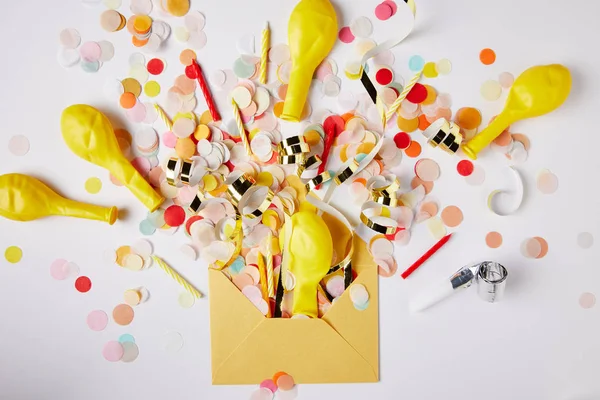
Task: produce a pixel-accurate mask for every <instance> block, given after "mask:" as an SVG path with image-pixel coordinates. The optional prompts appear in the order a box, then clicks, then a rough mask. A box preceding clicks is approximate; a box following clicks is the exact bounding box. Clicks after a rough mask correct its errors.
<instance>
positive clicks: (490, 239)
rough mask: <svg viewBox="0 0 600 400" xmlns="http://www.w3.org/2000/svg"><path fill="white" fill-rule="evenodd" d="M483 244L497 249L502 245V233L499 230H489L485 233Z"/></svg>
mask: <svg viewBox="0 0 600 400" xmlns="http://www.w3.org/2000/svg"><path fill="white" fill-rule="evenodd" d="M485 244H487V246H488V247H489V248H491V249H497V248H498V247H500V246H501V245H502V235H501V234H500V233H499V232H489V233H488V234H487V235H485Z"/></svg>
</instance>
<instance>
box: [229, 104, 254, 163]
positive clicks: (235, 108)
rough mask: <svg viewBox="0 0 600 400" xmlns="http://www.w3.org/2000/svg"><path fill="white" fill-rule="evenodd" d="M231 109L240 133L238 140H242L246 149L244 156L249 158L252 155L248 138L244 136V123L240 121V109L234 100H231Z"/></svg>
mask: <svg viewBox="0 0 600 400" xmlns="http://www.w3.org/2000/svg"><path fill="white" fill-rule="evenodd" d="M231 107H233V116H234V118H235V124H236V125H237V128H238V131H239V132H240V138H241V139H242V143H243V144H244V149H246V154H248V155H249V156H251V155H252V151H251V150H250V144H249V143H248V137H247V136H246V129H245V128H244V122H243V121H242V116H241V114H240V109H239V107H238V105H237V103H236V102H235V99H233V98H232V99H231Z"/></svg>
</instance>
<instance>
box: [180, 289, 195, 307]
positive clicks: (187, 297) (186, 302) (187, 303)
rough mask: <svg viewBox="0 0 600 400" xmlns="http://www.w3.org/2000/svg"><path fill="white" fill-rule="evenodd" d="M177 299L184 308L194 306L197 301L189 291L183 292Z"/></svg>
mask: <svg viewBox="0 0 600 400" xmlns="http://www.w3.org/2000/svg"><path fill="white" fill-rule="evenodd" d="M177 301H178V302H179V305H180V306H181V307H183V308H192V307H193V306H194V304H195V303H196V298H195V297H194V295H192V294H191V293H189V292H181V294H180V295H179V298H178V299H177Z"/></svg>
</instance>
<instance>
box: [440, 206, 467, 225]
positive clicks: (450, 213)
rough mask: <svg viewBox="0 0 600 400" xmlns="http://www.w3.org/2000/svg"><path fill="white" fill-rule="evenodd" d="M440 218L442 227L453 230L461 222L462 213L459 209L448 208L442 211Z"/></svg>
mask: <svg viewBox="0 0 600 400" xmlns="http://www.w3.org/2000/svg"><path fill="white" fill-rule="evenodd" d="M441 217H442V221H443V222H444V225H446V226H448V227H450V228H455V227H457V226H458V225H460V223H461V222H462V220H463V213H462V211H461V209H460V208H458V207H456V206H448V207H446V208H444V209H443V210H442V215H441Z"/></svg>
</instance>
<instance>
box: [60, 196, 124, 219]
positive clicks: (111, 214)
mask: <svg viewBox="0 0 600 400" xmlns="http://www.w3.org/2000/svg"><path fill="white" fill-rule="evenodd" d="M63 199H64V200H63V201H59V202H53V203H52V205H51V206H50V212H51V213H52V214H54V215H64V216H68V217H75V218H84V219H92V220H96V221H104V222H106V223H108V224H109V225H112V224H114V223H115V221H116V220H117V217H118V215H119V210H118V209H117V207H114V206H113V207H101V206H96V205H93V204H87V203H81V202H79V201H75V200H71V199H65V198H63Z"/></svg>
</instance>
